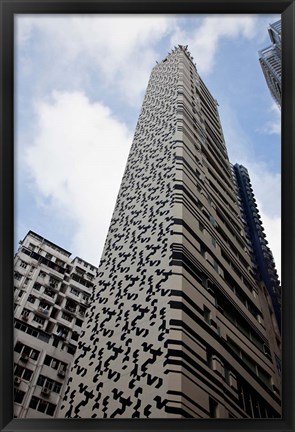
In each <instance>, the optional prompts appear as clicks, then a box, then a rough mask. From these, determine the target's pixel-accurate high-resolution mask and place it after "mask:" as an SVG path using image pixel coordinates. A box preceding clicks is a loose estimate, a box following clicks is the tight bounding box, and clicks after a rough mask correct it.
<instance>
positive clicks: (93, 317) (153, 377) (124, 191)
mask: <svg viewBox="0 0 295 432" xmlns="http://www.w3.org/2000/svg"><path fill="white" fill-rule="evenodd" d="M95 285H96V288H95V293H94V296H93V302H92V304H91V306H90V308H89V313H88V315H87V318H86V322H85V324H86V325H85V326H84V330H85V334H83V336H82V337H81V343H80V345H79V350H77V352H76V354H75V361H74V363H73V366H72V369H71V372H70V376H69V381H68V386H67V389H66V392H65V396H64V401H63V402H62V404H61V409H60V411H59V413H58V416H59V417H70V418H189V417H190V418H217V417H218V418H274V417H280V416H281V390H280V387H281V383H280V382H281V379H280V367H279V362H277V358H278V359H280V335H279V332H277V326H276V323H275V321H273V320H272V315H273V306H272V302H271V300H270V298H269V295H268V293H267V290H266V289H265V286H264V283H263V281H262V280H260V279H259V277H258V276H257V272H256V264H255V262H254V260H253V248H252V243H251V239H250V237H249V235H248V230H247V220H246V219H245V217H244V216H243V213H242V211H241V198H240V196H239V191H238V188H237V182H236V179H235V177H234V175H233V172H232V168H231V165H230V162H229V159H228V155H227V149H226V145H225V142H224V137H223V132H222V127H221V123H220V118H219V114H218V103H217V101H216V100H215V99H214V97H213V96H212V95H211V93H210V91H209V90H208V88H207V87H206V85H205V83H204V82H203V80H202V79H201V77H200V76H199V74H198V72H197V69H196V66H195V64H194V62H193V59H192V57H191V55H190V53H189V51H188V49H187V47H185V46H180V45H179V46H178V47H175V49H174V50H172V52H171V53H170V54H169V55H168V56H167V57H166V58H165V59H163V61H161V62H159V63H158V64H157V65H156V66H155V67H154V68H153V70H152V73H151V76H150V80H149V83H148V87H147V91H146V94H145V98H144V102H143V106H142V110H141V113H140V116H139V120H138V123H137V127H136V130H135V135H134V140H133V144H132V147H131V150H130V154H129V158H128V161H127V166H126V169H125V173H124V176H123V179H122V183H121V188H120V191H119V194H118V198H117V202H116V206H115V210H114V213H113V217H112V220H111V224H110V228H109V232H108V235H107V239H106V243H105V247H104V251H103V255H102V259H101V263H100V266H99V270H98V277H97V279H96V281H95Z"/></svg>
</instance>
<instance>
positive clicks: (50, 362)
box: [44, 355, 67, 370]
mask: <svg viewBox="0 0 295 432" xmlns="http://www.w3.org/2000/svg"><path fill="white" fill-rule="evenodd" d="M44 364H45V365H46V366H49V367H51V368H52V369H60V368H62V369H63V370H66V369H67V364H66V363H64V362H62V361H60V360H57V359H55V358H53V357H51V356H49V355H46V357H45V360H44Z"/></svg>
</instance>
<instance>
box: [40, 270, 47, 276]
mask: <svg viewBox="0 0 295 432" xmlns="http://www.w3.org/2000/svg"><path fill="white" fill-rule="evenodd" d="M39 276H40V277H41V278H45V277H46V273H45V271H43V270H40V273H39Z"/></svg>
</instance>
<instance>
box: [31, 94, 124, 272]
mask: <svg viewBox="0 0 295 432" xmlns="http://www.w3.org/2000/svg"><path fill="white" fill-rule="evenodd" d="M36 115H37V119H38V122H37V134H36V137H35V139H34V142H33V144H32V145H31V146H30V147H29V149H28V150H27V151H26V154H25V162H26V164H27V165H28V168H29V169H30V172H31V177H32V180H33V181H34V183H35V185H36V187H37V190H38V192H39V194H41V197H43V199H48V198H49V199H50V205H51V206H53V208H55V209H56V211H57V214H58V216H62V215H63V216H66V217H67V218H69V220H70V221H71V222H73V221H74V222H75V223H76V229H75V232H74V236H73V239H72V241H73V246H72V250H73V253H76V254H78V255H80V256H82V257H83V258H85V259H86V260H88V261H90V262H93V263H94V264H98V261H99V258H100V254H101V249H102V246H103V244H104V241H105V237H106V234H107V230H108V226H109V222H110V219H111V215H112V212H113V209H114V206H115V199H116V195H117V193H118V191H119V186H120V182H121V178H122V175H123V170H124V163H123V164H122V161H126V160H127V155H128V152H129V148H130V144H131V135H130V134H129V131H128V130H127V128H126V126H125V125H124V124H122V123H120V122H119V121H117V120H116V119H115V118H114V117H113V116H112V113H111V111H110V110H109V109H108V108H107V107H105V106H103V105H102V104H100V103H90V102H89V100H88V99H87V97H86V96H85V95H83V94H82V93H78V92H76V93H58V92H55V93H54V94H53V97H52V101H51V102H49V103H45V102H38V103H37V104H36ZM110 173H111V175H110ZM39 199H40V196H39Z"/></svg>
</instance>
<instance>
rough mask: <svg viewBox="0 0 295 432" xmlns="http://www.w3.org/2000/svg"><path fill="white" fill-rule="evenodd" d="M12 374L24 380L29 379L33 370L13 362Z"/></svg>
mask: <svg viewBox="0 0 295 432" xmlns="http://www.w3.org/2000/svg"><path fill="white" fill-rule="evenodd" d="M14 375H15V376H17V377H19V378H22V379H24V380H25V381H30V379H31V378H32V375H33V371H31V370H30V369H27V368H25V367H22V366H20V365H18V364H16V363H15V364H14Z"/></svg>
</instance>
